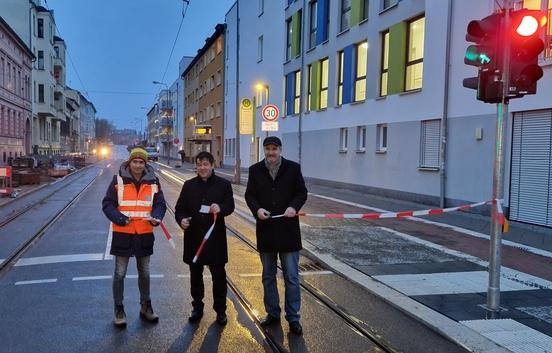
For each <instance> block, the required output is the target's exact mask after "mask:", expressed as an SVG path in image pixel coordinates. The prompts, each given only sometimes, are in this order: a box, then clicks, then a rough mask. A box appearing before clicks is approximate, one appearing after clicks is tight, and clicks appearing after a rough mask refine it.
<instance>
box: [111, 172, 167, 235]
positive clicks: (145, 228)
mask: <svg viewBox="0 0 552 353" xmlns="http://www.w3.org/2000/svg"><path fill="white" fill-rule="evenodd" d="M115 188H116V189H117V200H118V201H119V207H117V209H118V210H119V211H120V212H121V213H122V214H124V215H125V216H127V217H129V218H130V223H129V224H127V225H126V226H119V225H117V224H115V223H113V231H114V232H119V233H127V234H137V235H140V234H147V233H153V226H152V225H151V223H150V222H149V221H148V220H146V219H147V218H149V217H150V216H151V210H152V209H153V197H154V196H155V193H157V192H158V186H157V184H152V185H150V184H142V185H140V190H136V186H135V185H134V183H131V184H126V185H125V184H124V183H123V178H121V177H120V176H119V175H117V185H115Z"/></svg>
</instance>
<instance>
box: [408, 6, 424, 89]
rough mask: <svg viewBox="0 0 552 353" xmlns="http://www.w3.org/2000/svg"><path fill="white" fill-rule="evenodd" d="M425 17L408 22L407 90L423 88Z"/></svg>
mask: <svg viewBox="0 0 552 353" xmlns="http://www.w3.org/2000/svg"><path fill="white" fill-rule="evenodd" d="M424 32H425V17H422V18H419V19H417V20H414V21H412V22H410V23H409V24H408V47H407V62H406V82H405V90H406V91H410V90H414V89H419V88H422V79H423V73H424Z"/></svg>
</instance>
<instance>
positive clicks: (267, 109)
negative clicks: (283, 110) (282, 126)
mask: <svg viewBox="0 0 552 353" xmlns="http://www.w3.org/2000/svg"><path fill="white" fill-rule="evenodd" d="M261 115H262V117H263V122H262V125H261V130H262V131H266V136H265V137H268V132H269V131H278V118H279V117H280V109H278V106H277V105H275V104H267V105H265V106H264V107H263V110H262V112H261Z"/></svg>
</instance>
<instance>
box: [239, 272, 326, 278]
mask: <svg viewBox="0 0 552 353" xmlns="http://www.w3.org/2000/svg"><path fill="white" fill-rule="evenodd" d="M333 274H334V273H333V272H332V271H303V272H299V276H319V275H333ZM262 275H263V274H262V273H240V274H239V276H240V277H261V276H262ZM277 276H278V277H282V273H281V272H280V271H278V274H277Z"/></svg>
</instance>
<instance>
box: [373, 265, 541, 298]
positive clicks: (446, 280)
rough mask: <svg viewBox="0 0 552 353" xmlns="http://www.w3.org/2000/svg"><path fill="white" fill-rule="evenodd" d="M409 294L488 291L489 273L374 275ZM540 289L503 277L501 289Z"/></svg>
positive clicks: (503, 290)
mask: <svg viewBox="0 0 552 353" xmlns="http://www.w3.org/2000/svg"><path fill="white" fill-rule="evenodd" d="M373 278H375V279H377V280H378V281H381V282H383V283H385V284H386V285H388V286H389V287H392V288H394V289H396V290H398V291H399V292H401V293H404V294H406V295H408V296H415V295H435V294H467V293H482V292H486V291H487V285H488V281H489V273H488V272H487V271H466V272H443V273H421V274H401V275H381V276H373ZM531 289H538V288H535V287H531V286H527V285H525V284H522V283H518V282H515V281H512V280H510V279H507V278H506V279H505V278H502V279H501V281H500V290H501V291H502V292H505V291H517V290H531Z"/></svg>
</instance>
